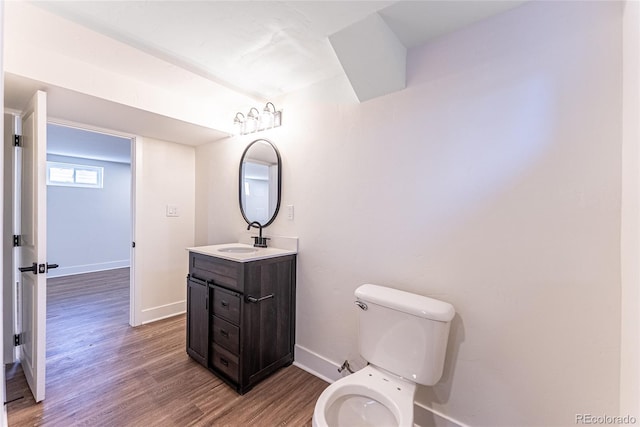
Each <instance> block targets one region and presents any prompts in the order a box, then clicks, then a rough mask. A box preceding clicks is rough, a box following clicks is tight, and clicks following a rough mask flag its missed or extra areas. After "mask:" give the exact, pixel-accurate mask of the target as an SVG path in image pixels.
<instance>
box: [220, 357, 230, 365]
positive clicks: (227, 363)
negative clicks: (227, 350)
mask: <svg viewBox="0 0 640 427" xmlns="http://www.w3.org/2000/svg"><path fill="white" fill-rule="evenodd" d="M220 363H222V364H223V365H224V366H227V367H228V366H229V361H228V360H227V359H224V358H222V357H221V358H220Z"/></svg>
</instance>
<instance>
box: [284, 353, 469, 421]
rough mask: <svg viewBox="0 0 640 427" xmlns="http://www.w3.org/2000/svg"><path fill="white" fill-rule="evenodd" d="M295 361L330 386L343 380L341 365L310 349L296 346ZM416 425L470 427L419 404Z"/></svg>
mask: <svg viewBox="0 0 640 427" xmlns="http://www.w3.org/2000/svg"><path fill="white" fill-rule="evenodd" d="M294 359H295V361H294V362H293V364H294V365H296V366H297V367H298V368H300V369H303V370H305V371H307V372H309V373H310V374H311V375H315V376H316V377H318V378H320V379H322V380H324V381H326V382H328V383H329V384H331V383H333V382H335V381H337V380H339V379H340V378H342V375H341V374H340V373H339V372H338V368H339V367H340V365H339V364H337V363H334V362H332V361H330V360H329V359H326V358H324V357H322V356H320V355H319V354H318V353H315V352H313V351H311V350H309V349H308V348H305V347H302V346H300V345H297V344H296V347H295V357H294ZM413 408H414V425H415V426H418V427H468V426H467V425H465V424H464V423H461V422H459V421H456V420H454V419H453V418H451V417H449V416H447V415H444V414H442V413H440V412H438V411H435V410H433V409H431V408H428V407H426V406H424V405H423V404H420V403H418V402H415V403H414V405H413Z"/></svg>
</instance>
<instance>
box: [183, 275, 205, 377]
mask: <svg viewBox="0 0 640 427" xmlns="http://www.w3.org/2000/svg"><path fill="white" fill-rule="evenodd" d="M208 352H209V286H208V285H207V283H206V282H200V281H197V280H196V279H193V278H190V279H188V280H187V353H188V354H189V356H191V357H192V358H193V359H194V360H196V361H197V362H199V363H200V364H202V365H204V366H207V359H208Z"/></svg>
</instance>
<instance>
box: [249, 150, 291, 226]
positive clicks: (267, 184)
mask: <svg viewBox="0 0 640 427" xmlns="http://www.w3.org/2000/svg"><path fill="white" fill-rule="evenodd" d="M281 169H282V161H281V159H280V153H279V152H278V149H277V148H276V146H275V145H273V144H272V143H271V142H270V141H267V140H266V139H256V140H255V141H253V142H252V143H251V144H249V146H248V147H247V148H246V149H245V150H244V153H242V157H241V158H240V184H239V190H240V191H239V193H240V211H241V212H242V216H243V217H244V220H245V221H247V224H250V223H252V222H254V221H258V222H259V223H260V224H261V225H262V226H263V227H266V226H267V225H269V224H271V223H272V222H273V220H274V219H275V218H276V215H278V210H279V209H280V177H281Z"/></svg>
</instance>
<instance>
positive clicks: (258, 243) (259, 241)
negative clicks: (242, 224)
mask: <svg viewBox="0 0 640 427" xmlns="http://www.w3.org/2000/svg"><path fill="white" fill-rule="evenodd" d="M251 227H255V228H257V229H258V230H259V233H258V236H252V237H253V246H254V247H256V248H266V247H267V240H269V238H268V237H262V224H260V223H259V222H258V221H253V222H252V223H250V224H249V226H248V227H247V230H251Z"/></svg>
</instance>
